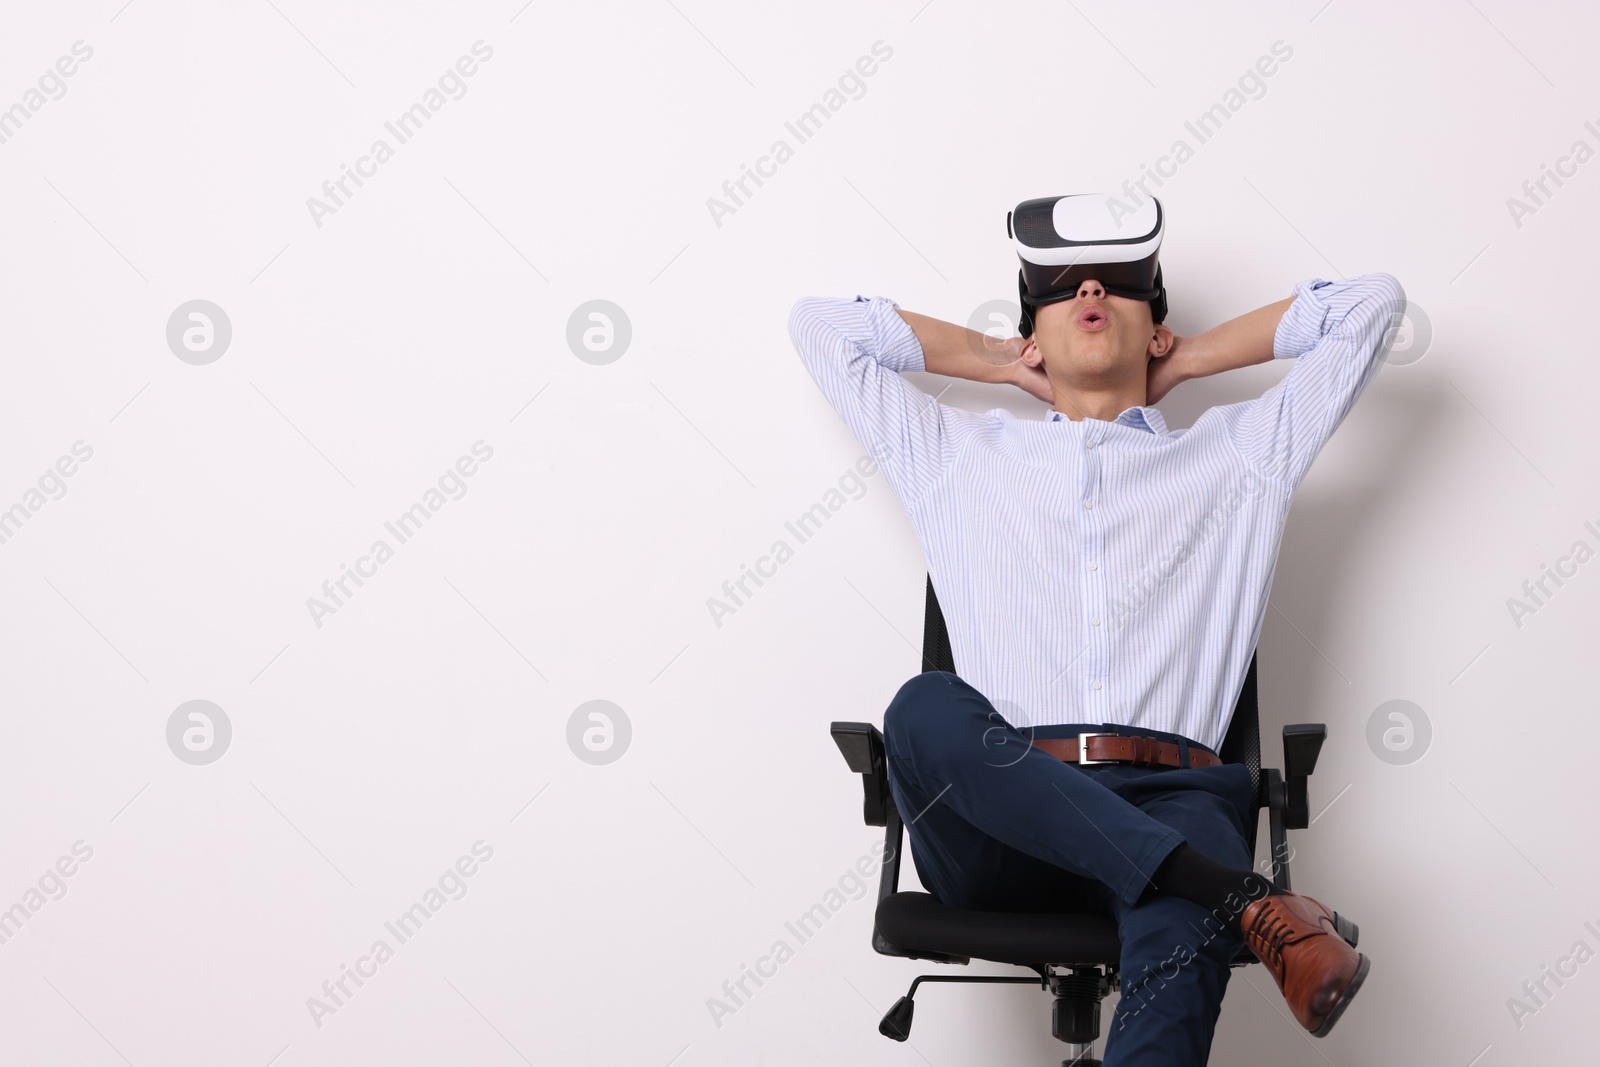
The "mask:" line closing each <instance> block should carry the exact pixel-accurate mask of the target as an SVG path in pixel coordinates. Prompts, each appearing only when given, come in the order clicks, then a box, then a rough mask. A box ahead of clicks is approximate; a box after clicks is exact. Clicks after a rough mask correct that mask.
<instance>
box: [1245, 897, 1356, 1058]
mask: <svg viewBox="0 0 1600 1067" xmlns="http://www.w3.org/2000/svg"><path fill="white" fill-rule="evenodd" d="M1239 924H1240V926H1241V927H1242V929H1243V931H1244V943H1245V945H1246V946H1247V947H1248V948H1249V949H1250V951H1251V952H1254V953H1255V954H1256V957H1257V958H1258V959H1260V960H1261V962H1262V963H1263V964H1265V965H1266V968H1267V970H1268V971H1269V972H1271V974H1272V977H1273V978H1274V979H1275V980H1276V981H1277V983H1278V989H1279V991H1280V992H1282V993H1283V999H1284V1000H1285V1001H1287V1002H1288V1004H1289V1008H1290V1010H1292V1011H1293V1012H1294V1017H1295V1018H1296V1019H1297V1020H1299V1022H1300V1025H1301V1026H1303V1027H1305V1028H1306V1029H1307V1030H1310V1031H1311V1034H1312V1036H1314V1037H1326V1036H1327V1034H1328V1031H1330V1030H1332V1029H1333V1024H1334V1023H1335V1022H1337V1021H1338V1020H1339V1016H1340V1015H1341V1014H1343V1013H1344V1009H1345V1007H1346V1006H1348V1005H1349V1003H1350V1001H1351V999H1352V998H1354V997H1355V995H1356V990H1358V989H1360V988H1361V983H1362V981H1363V980H1365V979H1366V977H1367V969H1368V967H1369V966H1370V965H1371V962H1372V961H1371V960H1369V959H1367V957H1366V955H1365V954H1364V953H1360V952H1357V951H1356V950H1355V949H1354V948H1351V947H1350V944H1349V943H1348V942H1346V940H1345V939H1344V938H1343V937H1341V936H1340V933H1341V931H1340V930H1339V925H1338V918H1337V916H1336V915H1335V914H1334V913H1333V912H1331V911H1329V910H1328V909H1327V908H1325V907H1323V906H1322V904H1321V903H1319V902H1318V901H1315V900H1313V899H1311V898H1310V897H1303V896H1300V895H1299V894H1298V893H1282V894H1275V895H1273V896H1267V897H1262V898H1261V899H1260V900H1254V901H1251V902H1250V903H1249V904H1247V905H1246V906H1245V909H1244V913H1243V914H1242V915H1240V916H1239Z"/></svg>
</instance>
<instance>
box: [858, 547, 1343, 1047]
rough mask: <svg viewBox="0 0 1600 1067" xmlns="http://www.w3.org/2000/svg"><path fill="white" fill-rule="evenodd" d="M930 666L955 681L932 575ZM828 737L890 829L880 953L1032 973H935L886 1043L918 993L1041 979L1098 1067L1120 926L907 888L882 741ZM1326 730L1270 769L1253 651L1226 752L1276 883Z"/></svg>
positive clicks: (895, 1010)
mask: <svg viewBox="0 0 1600 1067" xmlns="http://www.w3.org/2000/svg"><path fill="white" fill-rule="evenodd" d="M922 669H923V670H924V671H949V672H950V673H952V674H954V673H956V669H955V661H954V657H953V656H952V654H951V650H950V634H949V631H948V630H947V629H946V627H945V620H944V614H943V612H941V611H940V609H939V600H938V597H937V596H935V594H934V590H933V577H932V575H929V577H928V595H927V608H926V618H925V621H924V624H923V631H922ZM829 732H830V733H831V734H832V735H833V740H834V742H835V743H836V744H838V746H839V751H840V752H841V753H843V755H844V758H845V762H846V763H848V764H849V765H850V769H851V770H852V771H854V772H856V773H857V774H860V775H861V784H862V790H863V793H864V797H865V803H864V810H863V815H864V818H865V820H866V824H867V825H868V826H882V827H883V828H884V853H883V856H884V865H883V869H882V871H881V873H880V876H879V882H878V905H877V911H876V913H875V915H874V920H873V927H872V947H873V948H874V949H875V950H877V951H878V952H879V953H880V954H882V955H885V956H900V957H904V958H909V959H918V960H930V961H933V962H936V963H947V964H965V963H967V962H969V961H970V960H973V959H982V960H989V961H991V962H994V963H1006V964H1015V965H1017V966H1021V967H1026V968H1028V969H1030V970H1032V971H1034V972H1035V975H1034V976H1022V975H1018V976H1008V975H1001V976H988V975H985V976H962V975H937V974H932V975H929V974H925V975H921V976H919V977H918V978H917V979H916V980H914V981H913V982H912V983H911V988H910V990H908V991H907V993H906V995H905V996H903V997H901V998H900V999H899V1000H898V1001H897V1002H896V1003H895V1005H894V1007H892V1008H890V1009H889V1012H888V1014H886V1015H885V1016H884V1017H883V1021H882V1022H881V1023H880V1024H879V1025H878V1031H879V1032H880V1033H882V1034H883V1035H884V1036H885V1037H889V1038H892V1039H894V1040H896V1041H904V1040H906V1038H907V1037H909V1036H910V1033H911V1017H912V1009H913V1007H914V1003H913V1000H912V998H913V997H915V996H916V992H917V986H918V985H920V984H921V983H923V982H1021V983H1028V984H1033V983H1037V984H1038V985H1039V987H1040V988H1041V989H1048V990H1049V991H1050V993H1051V994H1052V995H1053V997H1054V1013H1053V1016H1052V1024H1051V1030H1052V1033H1054V1035H1055V1036H1056V1038H1058V1039H1059V1040H1061V1041H1063V1042H1065V1043H1066V1046H1067V1049H1066V1050H1067V1053H1068V1058H1067V1059H1065V1060H1063V1061H1062V1064H1063V1067H1067V1065H1076V1067H1099V1064H1100V1061H1099V1060H1098V1059H1096V1058H1094V1042H1095V1040H1096V1039H1097V1038H1098V1037H1099V1036H1100V1001H1101V1000H1102V999H1103V998H1104V997H1105V996H1106V994H1107V993H1108V992H1110V990H1111V988H1112V985H1113V983H1115V982H1116V980H1117V977H1118V965H1119V960H1120V958H1121V955H1122V946H1121V942H1120V940H1119V938H1118V935H1117V928H1116V923H1115V921H1114V920H1113V919H1112V918H1111V917H1110V916H1107V915H1077V914H1069V913H1059V914H1058V913H1048V914H1023V913H1012V912H985V911H974V910H970V909H965V908H953V907H949V906H947V905H945V904H943V903H941V902H940V901H939V900H938V899H936V898H935V897H933V896H932V895H930V894H928V893H914V892H905V893H902V892H899V891H898V889H899V883H900V856H901V837H902V834H901V831H902V829H903V823H902V822H901V819H900V813H899V812H898V811H896V810H895V805H894V798H893V796H892V795H891V794H890V792H889V776H888V766H887V764H886V763H885V760H884V745H883V734H882V733H881V732H880V731H879V730H878V728H877V727H876V726H873V725H872V724H871V723H864V722H835V723H833V724H832V725H831V726H830V728H829ZM1327 734H1328V729H1327V727H1326V726H1324V725H1323V724H1322V723H1301V724H1297V725H1291V726H1285V727H1284V728H1283V773H1282V774H1279V772H1278V771H1277V770H1276V769H1274V768H1270V767H1267V768H1263V767H1262V766H1261V731H1260V724H1259V719H1258V716H1257V709H1256V660H1255V654H1254V653H1253V652H1252V653H1251V656H1250V669H1249V671H1248V673H1247V674H1246V675H1245V680H1244V687H1243V688H1242V689H1241V690H1240V692H1239V699H1238V701H1237V702H1236V704H1235V705H1234V712H1233V719H1232V721H1231V722H1230V723H1229V725H1228V733H1227V736H1226V737H1225V738H1224V739H1223V742H1222V748H1221V750H1220V751H1219V752H1218V753H1217V754H1218V755H1219V756H1221V757H1222V760H1223V762H1225V763H1242V764H1244V765H1245V766H1246V767H1248V768H1249V769H1250V778H1251V784H1252V787H1253V791H1254V803H1253V806H1252V813H1253V815H1254V817H1253V818H1252V819H1250V820H1249V827H1248V833H1249V846H1250V852H1251V855H1254V854H1255V846H1256V825H1257V823H1258V822H1259V821H1260V814H1261V809H1262V808H1265V809H1267V813H1268V829H1269V833H1270V835H1271V843H1272V857H1271V858H1272V881H1273V883H1274V884H1276V885H1277V886H1278V887H1279V888H1280V889H1285V890H1286V889H1288V888H1289V848H1288V841H1287V831H1288V830H1290V829H1296V830H1299V829H1304V828H1305V827H1306V825H1307V824H1308V823H1309V821H1310V812H1309V810H1308V807H1307V803H1308V801H1307V794H1306V786H1307V779H1308V778H1309V777H1310V776H1311V773H1312V771H1313V770H1315V769H1316V765H1317V755H1318V753H1320V752H1321V750H1322V742H1323V741H1324V739H1326V737H1327ZM1338 932H1339V934H1340V935H1341V936H1342V937H1343V938H1344V939H1345V940H1346V941H1348V942H1349V943H1350V944H1351V945H1354V944H1355V943H1356V938H1357V936H1358V934H1359V931H1358V930H1357V928H1356V925H1355V924H1354V923H1352V922H1350V921H1349V920H1348V919H1345V918H1344V917H1343V916H1340V917H1339V930H1338ZM1257 962H1259V961H1258V960H1257V959H1256V957H1255V955H1254V954H1253V953H1251V952H1250V950H1249V949H1248V948H1244V949H1241V950H1240V951H1239V954H1238V955H1237V956H1235V957H1234V959H1233V966H1235V967H1243V966H1246V965H1248V964H1251V963H1257Z"/></svg>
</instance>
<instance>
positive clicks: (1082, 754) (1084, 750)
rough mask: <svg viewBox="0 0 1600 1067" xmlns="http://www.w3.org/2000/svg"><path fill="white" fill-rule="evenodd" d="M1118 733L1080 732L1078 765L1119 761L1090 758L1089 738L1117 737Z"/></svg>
mask: <svg viewBox="0 0 1600 1067" xmlns="http://www.w3.org/2000/svg"><path fill="white" fill-rule="evenodd" d="M1116 736H1117V735H1116V734H1107V733H1100V734H1079V735H1078V766H1080V767H1085V766H1093V765H1095V764H1099V763H1117V762H1119V761H1117V760H1114V759H1090V758H1089V746H1088V740H1089V738H1091V737H1116Z"/></svg>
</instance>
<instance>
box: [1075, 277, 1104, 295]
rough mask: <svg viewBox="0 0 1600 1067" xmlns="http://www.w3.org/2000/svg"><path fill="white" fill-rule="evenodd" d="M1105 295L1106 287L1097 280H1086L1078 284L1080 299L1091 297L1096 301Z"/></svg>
mask: <svg viewBox="0 0 1600 1067" xmlns="http://www.w3.org/2000/svg"><path fill="white" fill-rule="evenodd" d="M1105 295H1106V289H1105V286H1103V285H1101V284H1100V282H1099V281H1098V280H1097V279H1095V278H1085V279H1084V280H1083V281H1081V282H1079V283H1078V297H1079V298H1080V299H1084V298H1091V297H1092V298H1094V299H1099V298H1100V297H1103V296H1105Z"/></svg>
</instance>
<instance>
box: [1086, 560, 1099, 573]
mask: <svg viewBox="0 0 1600 1067" xmlns="http://www.w3.org/2000/svg"><path fill="white" fill-rule="evenodd" d="M1089 569H1090V570H1092V571H1097V570H1099V569H1100V564H1098V563H1095V562H1094V561H1093V560H1091V561H1090V562H1089Z"/></svg>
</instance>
